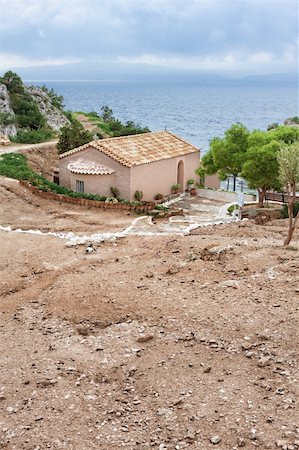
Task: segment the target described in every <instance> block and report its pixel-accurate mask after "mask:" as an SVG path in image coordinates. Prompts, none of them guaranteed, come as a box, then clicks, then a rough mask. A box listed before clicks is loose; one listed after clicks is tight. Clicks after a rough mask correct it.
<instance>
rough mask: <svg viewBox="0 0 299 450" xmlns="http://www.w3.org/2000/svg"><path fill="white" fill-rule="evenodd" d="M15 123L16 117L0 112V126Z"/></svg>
mask: <svg viewBox="0 0 299 450" xmlns="http://www.w3.org/2000/svg"><path fill="white" fill-rule="evenodd" d="M16 122H17V119H16V116H15V115H13V114H10V113H9V112H6V111H3V112H0V125H4V126H5V125H14V124H15V123H16Z"/></svg>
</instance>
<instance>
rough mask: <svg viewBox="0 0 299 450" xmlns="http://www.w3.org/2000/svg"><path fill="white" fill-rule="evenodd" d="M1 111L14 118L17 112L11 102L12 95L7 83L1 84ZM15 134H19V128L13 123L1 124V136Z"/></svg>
mask: <svg viewBox="0 0 299 450" xmlns="http://www.w3.org/2000/svg"><path fill="white" fill-rule="evenodd" d="M0 113H4V114H7V115H8V117H9V116H11V119H12V120H14V116H15V113H14V111H13V109H12V107H11V104H10V96H9V92H8V90H7V87H6V85H5V84H0ZM1 134H3V135H5V136H8V137H9V136H15V135H16V134H17V128H16V126H15V125H14V124H13V123H8V124H7V125H1V124H0V136H1Z"/></svg>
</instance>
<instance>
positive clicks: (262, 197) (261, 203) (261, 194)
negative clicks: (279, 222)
mask: <svg viewBox="0 0 299 450" xmlns="http://www.w3.org/2000/svg"><path fill="white" fill-rule="evenodd" d="M258 194H259V201H258V207H259V208H263V207H264V200H265V197H266V189H258Z"/></svg>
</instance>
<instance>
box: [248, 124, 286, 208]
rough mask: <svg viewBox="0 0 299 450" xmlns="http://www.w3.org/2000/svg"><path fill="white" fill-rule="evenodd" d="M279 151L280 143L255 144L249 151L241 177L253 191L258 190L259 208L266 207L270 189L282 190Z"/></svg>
mask: <svg viewBox="0 0 299 450" xmlns="http://www.w3.org/2000/svg"><path fill="white" fill-rule="evenodd" d="M258 133H260V132H258ZM256 137H257V138H258V140H260V139H259V138H261V136H260V135H259V136H256ZM249 141H250V140H249ZM253 141H254V139H251V144H253ZM278 151H279V143H278V142H276V141H272V142H269V143H266V144H265V143H264V144H262V142H259V143H257V142H255V145H252V146H251V147H249V149H248V151H247V154H246V161H245V163H244V165H243V168H242V172H241V176H242V177H244V178H245V179H246V180H247V182H248V185H249V187H250V188H251V189H257V191H258V206H259V208H263V207H264V199H265V196H266V191H267V190H268V189H275V190H277V189H279V188H280V182H279V177H278V162H277V153H278Z"/></svg>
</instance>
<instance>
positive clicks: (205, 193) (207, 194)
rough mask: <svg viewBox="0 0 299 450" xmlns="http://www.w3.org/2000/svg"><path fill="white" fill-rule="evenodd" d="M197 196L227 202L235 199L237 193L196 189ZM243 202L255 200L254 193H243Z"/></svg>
mask: <svg viewBox="0 0 299 450" xmlns="http://www.w3.org/2000/svg"><path fill="white" fill-rule="evenodd" d="M196 192H197V195H198V197H203V198H208V199H211V200H219V201H224V202H227V203H233V202H236V201H237V196H238V194H237V193H236V192H227V191H217V190H216V189H215V190H214V189H197V190H196ZM244 201H245V203H251V202H256V197H255V195H251V194H244Z"/></svg>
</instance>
